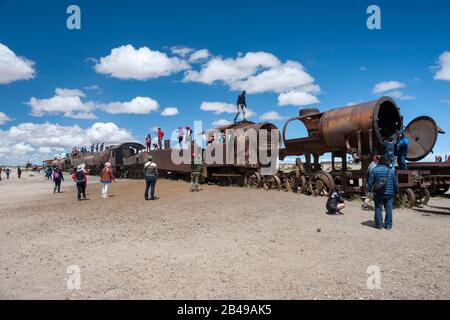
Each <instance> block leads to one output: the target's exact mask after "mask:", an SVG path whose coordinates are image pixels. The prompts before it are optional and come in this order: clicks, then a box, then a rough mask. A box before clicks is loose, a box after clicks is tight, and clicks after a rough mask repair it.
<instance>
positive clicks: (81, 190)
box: [72, 164, 87, 201]
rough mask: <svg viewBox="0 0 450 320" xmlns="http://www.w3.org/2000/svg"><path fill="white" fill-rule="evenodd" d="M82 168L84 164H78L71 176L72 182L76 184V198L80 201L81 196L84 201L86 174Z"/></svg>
mask: <svg viewBox="0 0 450 320" xmlns="http://www.w3.org/2000/svg"><path fill="white" fill-rule="evenodd" d="M84 167H85V165H84V164H80V165H79V166H78V167H77V169H76V171H75V172H74V174H73V175H72V179H73V181H75V183H76V184H77V191H78V194H77V196H78V200H80V201H81V195H83V199H86V186H87V172H86V170H85V169H84Z"/></svg>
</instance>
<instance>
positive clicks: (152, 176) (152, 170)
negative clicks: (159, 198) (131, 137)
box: [144, 156, 158, 200]
mask: <svg viewBox="0 0 450 320" xmlns="http://www.w3.org/2000/svg"><path fill="white" fill-rule="evenodd" d="M147 160H148V162H146V163H145V164H144V177H145V193H144V198H145V200H155V186H156V178H157V176H158V168H157V166H156V163H154V162H153V158H152V156H148V157H147ZM150 188H151V192H150V198H149V197H148V190H149V189H150Z"/></svg>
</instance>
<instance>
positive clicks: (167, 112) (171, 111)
mask: <svg viewBox="0 0 450 320" xmlns="http://www.w3.org/2000/svg"><path fill="white" fill-rule="evenodd" d="M178 113H179V112H178V108H175V107H167V108H164V110H163V111H161V115H162V116H164V117H170V116H175V115H177V114H178Z"/></svg>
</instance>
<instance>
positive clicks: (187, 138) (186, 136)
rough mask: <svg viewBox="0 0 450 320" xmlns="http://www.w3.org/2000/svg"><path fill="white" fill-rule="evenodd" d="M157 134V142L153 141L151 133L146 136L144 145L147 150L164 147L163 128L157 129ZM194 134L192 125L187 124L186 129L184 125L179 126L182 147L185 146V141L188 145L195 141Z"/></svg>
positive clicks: (179, 141)
mask: <svg viewBox="0 0 450 320" xmlns="http://www.w3.org/2000/svg"><path fill="white" fill-rule="evenodd" d="M155 135H156V137H157V141H158V142H157V143H156V142H152V135H151V134H150V133H148V134H147V135H146V136H145V140H144V145H145V148H146V151H147V152H148V151H150V150H152V148H153V150H158V149H160V150H161V149H163V139H164V132H163V131H162V129H161V128H158V129H157V130H156V131H155ZM192 135H193V131H192V129H191V127H189V126H186V128H185V129H183V127H178V144H179V146H180V148H182V147H183V141H184V142H185V144H186V145H188V144H190V143H191V142H192V141H193V137H192Z"/></svg>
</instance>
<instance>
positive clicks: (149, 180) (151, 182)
mask: <svg viewBox="0 0 450 320" xmlns="http://www.w3.org/2000/svg"><path fill="white" fill-rule="evenodd" d="M155 185H156V177H145V194H144V198H145V200H148V189H150V188H151V191H150V199H152V200H153V199H155Z"/></svg>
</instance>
